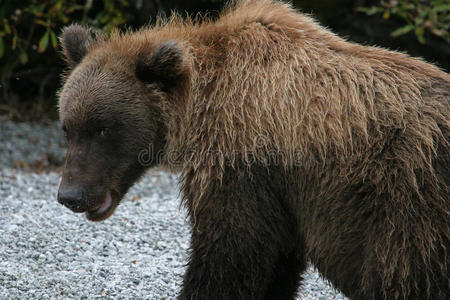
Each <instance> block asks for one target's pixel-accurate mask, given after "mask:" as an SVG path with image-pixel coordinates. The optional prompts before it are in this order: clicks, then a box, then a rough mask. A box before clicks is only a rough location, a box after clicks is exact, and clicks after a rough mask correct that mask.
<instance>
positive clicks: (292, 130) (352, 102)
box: [60, 0, 450, 299]
mask: <svg viewBox="0 0 450 300" xmlns="http://www.w3.org/2000/svg"><path fill="white" fill-rule="evenodd" d="M79 29H80V28H79V27H77V28H76V30H74V29H72V31H71V30H70V29H69V30H68V31H67V35H66V37H64V35H63V38H62V41H63V47H64V49H65V53H66V56H67V57H68V60H69V61H77V60H78V56H79V54H80V53H84V52H83V51H85V52H86V53H87V54H86V56H85V57H84V59H83V60H82V61H81V63H80V64H79V65H78V66H76V67H75V69H74V71H73V72H72V74H70V76H69V77H68V78H67V81H66V85H65V88H64V89H63V91H62V93H61V101H60V111H61V120H62V122H63V123H64V122H65V121H67V122H68V123H70V122H72V123H73V122H75V121H74V120H78V119H82V117H80V115H82V116H85V117H86V115H88V114H89V113H90V110H89V109H86V107H90V109H92V108H98V107H101V108H102V110H105V111H108V110H109V108H110V107H112V109H115V110H118V111H119V110H120V109H118V107H121V108H122V109H123V110H125V112H124V111H121V112H120V117H119V118H123V120H122V121H123V122H124V123H127V122H128V123H133V122H135V120H138V121H139V122H138V123H139V124H140V125H141V126H142V127H143V128H144V129H145V128H147V129H148V128H150V129H149V130H150V131H149V132H151V136H152V138H153V139H157V140H158V141H159V143H160V144H163V145H161V147H160V149H159V150H161V157H159V159H158V163H159V164H160V165H164V166H166V167H169V168H171V169H173V170H177V171H181V173H182V182H183V196H184V199H185V204H186V206H187V208H188V210H189V213H190V217H191V220H192V225H193V229H192V234H193V236H192V253H191V259H190V262H189V268H188V271H187V273H186V275H185V279H184V286H183V291H182V293H181V296H180V298H181V299H292V298H293V297H294V294H295V290H296V287H297V284H298V283H299V278H300V277H299V276H300V273H301V272H302V271H303V270H304V269H305V265H306V260H307V258H309V259H310V260H311V262H312V263H313V264H314V265H315V266H316V267H317V268H318V270H319V271H320V272H321V274H322V275H323V276H324V277H325V278H327V279H328V280H330V281H331V282H332V283H333V284H334V286H335V287H336V288H338V289H339V290H341V291H342V292H343V293H344V294H346V295H347V296H349V297H350V298H352V299H448V298H450V279H449V278H450V276H449V263H450V262H449V260H450V256H449V248H450V208H449V202H450V199H449V195H450V154H449V150H450V144H449V137H450V76H449V75H448V74H446V73H444V72H442V71H440V70H439V69H438V68H436V67H435V66H433V65H431V64H428V63H425V62H423V61H421V60H420V59H415V58H411V57H409V56H407V55H406V54H403V53H397V52H393V51H388V50H385V49H381V48H377V47H367V46H361V45H358V44H354V43H350V42H347V41H345V40H344V39H342V38H340V37H338V36H336V35H334V34H333V33H331V32H330V31H328V30H326V29H324V28H323V27H321V26H320V25H318V24H316V23H315V22H314V21H313V20H312V19H311V18H310V17H308V16H305V15H303V14H300V13H298V12H296V11H294V10H293V9H292V8H291V7H290V6H289V5H287V4H282V3H279V2H275V1H269V0H260V1H240V2H238V3H236V4H234V5H233V6H232V7H230V8H229V9H228V10H227V11H226V12H225V13H224V14H223V15H222V17H220V18H219V19H218V20H217V21H216V22H210V21H205V20H203V21H198V20H191V19H188V20H183V19H181V18H180V17H177V16H174V17H172V18H171V19H170V20H168V21H166V22H163V21H161V22H160V24H159V25H156V26H155V27H152V28H145V29H143V30H141V31H139V32H135V33H126V34H123V35H113V36H111V37H109V38H104V37H97V40H96V41H95V42H92V41H87V42H85V43H77V45H79V44H83V45H86V47H87V49H83V48H81V49H78V48H77V46H76V45H72V44H73V43H71V42H70V41H72V40H73V39H75V40H77V39H78V38H79V37H80V34H77V33H76V32H77V31H78V30H79ZM71 35H75V36H76V37H74V38H71ZM81 36H83V34H81ZM65 39H66V40H67V42H65V41H64V40H65ZM71 48H74V49H71ZM70 53H74V54H73V55H70ZM92 68H96V70H97V69H98V70H100V71H98V72H100V73H99V74H107V75H105V76H110V77H111V76H113V78H115V80H118V81H117V82H118V85H119V87H117V89H118V91H117V92H114V93H111V92H110V90H108V93H109V95H110V96H109V97H108V99H104V100H102V101H99V100H98V98H96V97H85V96H80V93H81V92H80V86H82V87H84V88H86V86H89V88H91V90H94V91H95V93H97V94H101V93H103V86H105V81H102V80H106V79H104V78H105V76H103V77H101V76H100V80H98V78H97V77H98V76H99V75H96V74H97V73H95V72H93V71H92ZM102 72H103V73H102ZM95 76H97V77H95ZM86 78H87V79H86ZM95 78H96V79H95ZM111 81H114V79H107V82H111ZM80 82H81V83H80ZM86 82H88V83H86ZM83 84H85V85H83ZM106 85H107V84H106ZM92 86H93V87H92ZM107 86H110V88H113V86H111V85H107ZM131 95H132V96H131ZM69 98H70V100H68V99H69ZM124 99H125V100H126V99H130V101H129V103H127V104H124V102H126V101H124ZM119 103H120V104H119ZM143 106H147V107H145V108H144V107H143ZM149 107H150V108H149ZM153 108H155V109H156V111H157V112H156V113H155V109H153ZM149 109H150V110H151V112H152V116H153V117H154V118H153V119H151V120H148V118H147V119H145V120H144V117H142V116H141V115H142V111H148V110H149ZM94 110H96V109H94ZM138 117H139V118H138ZM86 118H87V117H86ZM70 120H71V121H70ZM152 122H153V123H152ZM75 127H76V126H74V128H75ZM135 129H136V128H135ZM144 129H142V128H139V129H136V130H137V132H133V131H130V132H128V134H129V135H132V136H133V137H134V138H136V139H137V138H139V137H136V136H137V135H139V134H145V133H144ZM155 132H158V134H155ZM161 141H164V142H163V143H162V142H161ZM150 143H154V140H152V141H151V142H150ZM140 145H141V144H140ZM132 146H133V147H132ZM135 146H136V145H135V144H133V145H129V147H130V148H131V149H135V148H136V149H137V148H138V147H135ZM133 151H134V150H133ZM133 153H136V154H137V152H136V151H135V152H133ZM136 156H137V155H136ZM130 164H131V163H130ZM142 172H143V170H141V169H139V172H138V175H140V174H141V173H142ZM135 177H137V176H133V180H134V178H135ZM118 178H119V177H118ZM127 189H128V186H127V187H125V188H124V189H123V191H122V192H121V194H123V193H125V192H126V190H127Z"/></svg>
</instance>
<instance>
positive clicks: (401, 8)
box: [358, 0, 450, 44]
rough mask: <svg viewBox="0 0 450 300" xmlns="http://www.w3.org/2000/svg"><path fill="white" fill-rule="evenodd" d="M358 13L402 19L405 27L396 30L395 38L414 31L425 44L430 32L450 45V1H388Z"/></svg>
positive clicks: (363, 8)
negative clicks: (426, 36)
mask: <svg viewBox="0 0 450 300" xmlns="http://www.w3.org/2000/svg"><path fill="white" fill-rule="evenodd" d="M358 11H361V12H364V13H366V14H367V15H369V16H372V15H375V14H381V15H382V18H383V19H385V20H387V19H389V18H391V17H397V18H400V19H401V20H402V21H403V22H404V23H405V25H404V26H402V27H399V28H397V29H396V30H394V31H393V32H392V33H391V35H392V36H394V37H397V36H400V35H403V34H407V33H409V32H411V31H413V32H414V33H415V35H416V37H417V40H418V41H419V42H420V43H421V44H425V42H426V41H425V34H426V32H429V33H431V34H433V35H436V36H439V37H441V38H443V39H444V40H445V41H446V42H447V43H450V32H449V29H450V1H449V0H388V1H381V2H380V6H372V7H359V8H358Z"/></svg>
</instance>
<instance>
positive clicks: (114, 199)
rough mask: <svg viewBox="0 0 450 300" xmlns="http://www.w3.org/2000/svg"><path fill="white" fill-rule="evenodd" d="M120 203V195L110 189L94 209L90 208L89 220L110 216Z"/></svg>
mask: <svg viewBox="0 0 450 300" xmlns="http://www.w3.org/2000/svg"><path fill="white" fill-rule="evenodd" d="M118 204H119V197H118V195H115V193H113V192H112V191H110V190H108V191H107V192H106V194H105V195H104V196H103V197H102V200H101V201H100V203H99V204H98V205H97V206H96V207H95V208H94V209H92V210H88V211H87V212H86V213H85V214H86V218H87V219H88V220H89V221H102V220H105V219H107V218H109V217H110V216H111V215H112V214H113V213H114V210H115V209H116V207H117V205H118Z"/></svg>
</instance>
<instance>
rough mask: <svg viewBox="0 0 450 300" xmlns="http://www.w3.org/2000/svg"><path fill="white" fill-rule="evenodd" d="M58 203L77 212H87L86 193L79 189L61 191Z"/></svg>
mask: <svg viewBox="0 0 450 300" xmlns="http://www.w3.org/2000/svg"><path fill="white" fill-rule="evenodd" d="M58 202H59V203H61V204H63V205H64V206H66V207H67V208H69V209H71V210H73V211H75V212H83V211H85V210H86V203H84V202H85V201H84V193H83V190H82V189H79V188H70V189H59V191H58Z"/></svg>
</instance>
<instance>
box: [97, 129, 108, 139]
mask: <svg viewBox="0 0 450 300" xmlns="http://www.w3.org/2000/svg"><path fill="white" fill-rule="evenodd" d="M110 132H111V129H110V128H107V127H103V128H100V129H99V130H98V135H99V136H100V137H106V136H108V135H109V134H110Z"/></svg>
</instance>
